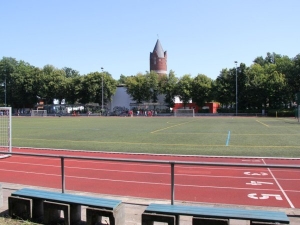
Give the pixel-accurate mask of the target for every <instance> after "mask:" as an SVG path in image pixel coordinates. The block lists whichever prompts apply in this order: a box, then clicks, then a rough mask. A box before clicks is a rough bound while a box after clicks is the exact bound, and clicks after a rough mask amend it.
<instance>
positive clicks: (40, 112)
mask: <svg viewBox="0 0 300 225" xmlns="http://www.w3.org/2000/svg"><path fill="white" fill-rule="evenodd" d="M31 116H47V110H31Z"/></svg>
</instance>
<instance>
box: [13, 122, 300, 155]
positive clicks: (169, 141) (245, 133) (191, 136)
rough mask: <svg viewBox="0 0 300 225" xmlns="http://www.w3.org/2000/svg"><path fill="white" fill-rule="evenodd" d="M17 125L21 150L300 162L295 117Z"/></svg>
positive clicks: (298, 128)
mask: <svg viewBox="0 0 300 225" xmlns="http://www.w3.org/2000/svg"><path fill="white" fill-rule="evenodd" d="M12 127H13V128H12V145H13V146H15V147H16V146H17V147H36V148H54V149H72V150H93V151H112V152H133V153H157V154H181V155H214V156H216V155H217V156H266V157H297V158H300V124H299V123H298V120H296V119H293V118H262V117H250V118H244V117H194V118H178V117H176V118H175V117H134V118H130V117H42V118H40V117H13V118H12Z"/></svg>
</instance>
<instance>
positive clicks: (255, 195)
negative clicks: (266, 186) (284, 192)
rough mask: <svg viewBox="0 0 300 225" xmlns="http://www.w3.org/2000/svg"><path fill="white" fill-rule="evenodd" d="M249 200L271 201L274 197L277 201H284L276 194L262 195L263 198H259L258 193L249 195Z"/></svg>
mask: <svg viewBox="0 0 300 225" xmlns="http://www.w3.org/2000/svg"><path fill="white" fill-rule="evenodd" d="M248 197H249V198H253V199H263V200H264V199H269V198H270V197H274V198H275V199H276V200H278V201H282V197H281V196H280V195H274V194H261V196H260V197H259V196H258V195H257V194H256V193H251V194H248Z"/></svg>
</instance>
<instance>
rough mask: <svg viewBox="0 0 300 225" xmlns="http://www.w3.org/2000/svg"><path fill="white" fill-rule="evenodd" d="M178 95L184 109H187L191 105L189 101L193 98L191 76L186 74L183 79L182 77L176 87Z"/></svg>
mask: <svg viewBox="0 0 300 225" xmlns="http://www.w3.org/2000/svg"><path fill="white" fill-rule="evenodd" d="M176 89H177V94H178V96H179V99H180V100H181V101H182V103H183V107H184V108H185V107H186V104H188V103H189V101H190V100H191V98H192V78H191V75H190V74H186V75H184V76H183V77H181V78H180V79H179V81H178V83H177V86H176Z"/></svg>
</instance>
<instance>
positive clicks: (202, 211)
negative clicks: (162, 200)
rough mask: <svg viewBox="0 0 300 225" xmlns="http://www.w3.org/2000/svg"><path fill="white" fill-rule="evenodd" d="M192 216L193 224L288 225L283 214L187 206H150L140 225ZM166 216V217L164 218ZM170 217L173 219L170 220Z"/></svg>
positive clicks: (172, 222) (177, 221)
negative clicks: (245, 224)
mask: <svg viewBox="0 0 300 225" xmlns="http://www.w3.org/2000/svg"><path fill="white" fill-rule="evenodd" d="M181 215H184V216H192V217H193V224H194V225H196V224H199V225H200V224H218V225H219V224H220V225H225V224H229V219H236V220H249V221H251V222H250V224H256V223H263V224H264V223H265V224H289V223H290V220H289V218H288V216H287V215H286V214H285V213H284V212H280V211H268V210H248V209H237V208H220V207H202V206H188V205H167V204H150V205H149V206H148V207H147V208H146V209H145V211H144V213H143V214H142V225H149V224H153V222H154V221H156V222H166V221H169V222H167V223H168V224H169V225H171V224H177V225H178V224H179V216H181ZM165 216H166V217H165ZM170 216H173V217H174V220H173V218H171V219H170Z"/></svg>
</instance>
